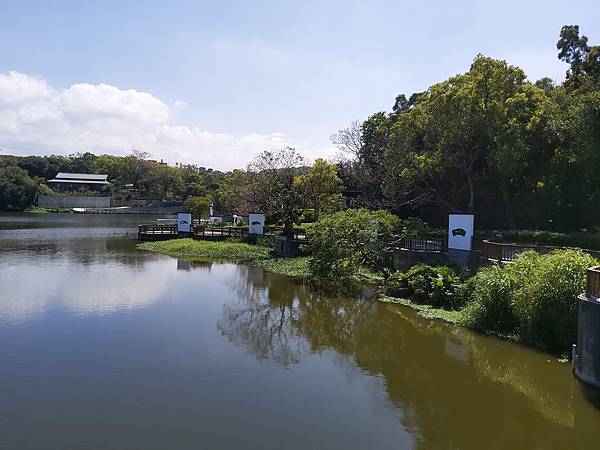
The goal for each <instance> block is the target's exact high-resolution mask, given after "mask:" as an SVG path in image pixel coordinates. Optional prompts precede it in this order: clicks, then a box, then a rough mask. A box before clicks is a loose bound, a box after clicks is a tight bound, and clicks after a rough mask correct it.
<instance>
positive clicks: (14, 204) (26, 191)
mask: <svg viewBox="0 0 600 450" xmlns="http://www.w3.org/2000/svg"><path fill="white" fill-rule="evenodd" d="M38 190H39V183H38V182H37V181H36V180H35V179H33V178H31V177H30V176H29V175H28V174H27V172H26V171H25V170H23V169H20V168H19V167H16V166H4V167H0V211H21V210H24V209H26V208H28V207H29V206H31V205H33V203H34V201H35V198H36V195H37V193H38Z"/></svg>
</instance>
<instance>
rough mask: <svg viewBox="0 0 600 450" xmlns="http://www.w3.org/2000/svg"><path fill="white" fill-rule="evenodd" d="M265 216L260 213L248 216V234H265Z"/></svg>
mask: <svg viewBox="0 0 600 450" xmlns="http://www.w3.org/2000/svg"><path fill="white" fill-rule="evenodd" d="M264 228H265V215H264V214H260V213H250V214H248V233H250V234H264Z"/></svg>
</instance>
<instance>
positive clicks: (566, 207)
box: [333, 26, 600, 230]
mask: <svg viewBox="0 0 600 450" xmlns="http://www.w3.org/2000/svg"><path fill="white" fill-rule="evenodd" d="M557 49H558V58H559V59H560V60H562V61H564V62H565V63H567V64H569V69H568V71H567V74H566V79H565V81H564V82H563V83H562V84H555V83H553V82H552V80H550V79H548V78H544V79H541V80H538V81H536V82H535V83H532V82H530V81H529V80H527V78H526V75H525V73H524V72H523V70H521V69H520V68H518V67H515V66H512V65H509V64H508V63H507V62H505V61H500V60H495V59H492V58H488V57H485V56H481V55H479V56H477V57H476V58H475V60H474V61H473V64H472V66H471V68H470V70H469V71H468V72H467V73H464V74H460V75H457V76H454V77H451V78H449V79H448V80H446V81H443V82H441V83H438V84H435V85H433V86H431V87H430V88H429V89H427V90H426V91H424V92H419V93H415V94H412V95H411V96H410V97H408V98H407V97H406V96H405V95H399V96H398V97H396V101H395V104H394V106H393V108H392V111H391V112H378V113H375V114H373V115H372V116H370V117H369V118H368V119H367V120H366V121H364V122H363V123H354V124H352V126H350V127H349V128H347V129H345V130H341V131H340V132H338V133H337V134H336V135H334V136H333V141H334V143H336V144H338V145H339V146H340V147H341V148H343V149H344V150H346V151H347V152H348V153H350V155H351V158H349V160H348V161H346V162H345V163H343V164H342V166H341V168H340V174H341V176H342V179H343V181H344V185H345V187H346V189H349V190H354V191H356V192H359V193H360V196H359V205H361V206H366V207H369V208H384V209H388V210H391V211H393V212H396V213H400V214H401V215H419V216H421V217H424V218H425V219H426V220H428V221H429V222H432V223H437V224H443V223H444V222H445V217H446V214H447V213H448V212H450V211H470V212H475V213H476V214H477V221H478V226H483V227H490V228H491V227H497V228H536V229H556V230H571V229H578V228H582V227H587V226H591V225H596V224H598V223H599V221H600V183H598V181H597V174H598V173H600V46H590V45H589V44H588V39H587V38H586V37H585V36H581V35H580V34H579V27H578V26H565V27H563V28H562V30H561V33H560V39H559V41H558V43H557Z"/></svg>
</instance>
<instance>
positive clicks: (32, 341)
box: [0, 214, 600, 450]
mask: <svg viewBox="0 0 600 450" xmlns="http://www.w3.org/2000/svg"><path fill="white" fill-rule="evenodd" d="M148 219H149V218H141V217H139V216H78V215H63V214H58V215H33V214H12V215H9V214H3V215H0V449H11V450H20V449H60V450H66V449H338V448H339V449H413V448H414V449H511V448H514V449H599V448H600V409H599V408H598V406H597V405H598V400H597V397H598V396H597V394H596V393H594V392H593V391H589V390H587V389H585V388H584V387H583V386H582V385H581V384H580V383H579V382H578V381H577V380H576V379H575V378H574V377H573V376H572V373H571V370H570V366H569V365H568V364H562V363H560V362H558V361H556V360H555V359H554V358H552V357H551V356H550V355H547V354H545V353H541V352H536V351H533V350H530V349H527V348H524V347H521V346H518V345H516V344H514V343H511V342H506V341H501V340H499V339H495V338H491V337H484V336H480V335H477V334H474V333H471V332H469V331H466V330H464V329H461V328H458V327H455V326H449V325H446V324H443V323H440V322H433V321H429V320H426V319H422V318H420V317H419V316H417V315H416V314H415V313H414V312H413V311H412V310H410V309H407V308H403V307H396V306H390V305H385V304H380V303H377V302H375V301H373V299H372V297H371V294H372V293H371V292H370V291H368V290H365V291H363V292H358V293H356V295H354V296H351V297H341V296H340V297H335V296H333V297H332V296H325V295H323V294H320V293H319V292H316V291H314V290H312V289H311V288H310V287H309V286H306V285H304V284H303V283H301V282H300V281H297V280H293V279H290V278H286V277H281V276H276V275H272V274H268V273H265V272H263V271H261V270H259V269H256V268H253V267H250V266H247V265H243V264H223V263H191V262H189V261H185V260H177V259H172V258H168V257H163V256H159V255H154V254H150V253H145V252H140V251H137V250H136V249H135V240H134V237H133V236H135V231H136V225H137V223H138V222H140V221H147V220H148Z"/></svg>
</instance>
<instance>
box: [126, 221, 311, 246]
mask: <svg viewBox="0 0 600 450" xmlns="http://www.w3.org/2000/svg"><path fill="white" fill-rule="evenodd" d="M277 231H278V229H273V228H269V229H267V231H266V232H265V234H264V235H265V236H277V235H278V234H279V233H278V232H277ZM248 236H249V233H248V228H244V227H206V226H200V225H194V226H193V227H192V232H191V233H190V235H189V237H191V238H193V239H203V240H207V241H221V240H224V239H228V238H240V239H243V238H247V237H248ZM179 237H183V236H180V235H179V233H178V232H177V225H176V224H149V225H139V226H138V239H139V240H140V241H163V240H167V239H177V238H179ZM292 240H294V241H302V242H308V239H307V237H306V233H304V232H295V233H294V235H293V237H292Z"/></svg>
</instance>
